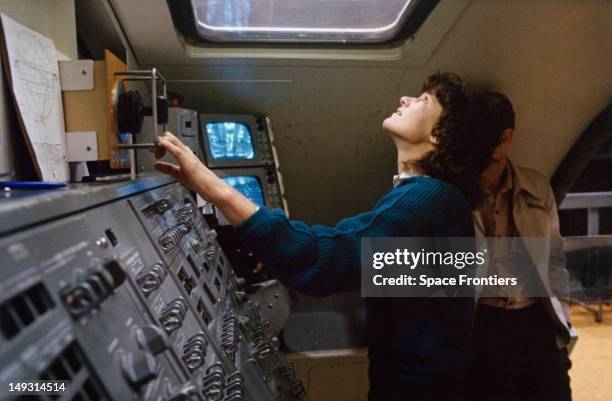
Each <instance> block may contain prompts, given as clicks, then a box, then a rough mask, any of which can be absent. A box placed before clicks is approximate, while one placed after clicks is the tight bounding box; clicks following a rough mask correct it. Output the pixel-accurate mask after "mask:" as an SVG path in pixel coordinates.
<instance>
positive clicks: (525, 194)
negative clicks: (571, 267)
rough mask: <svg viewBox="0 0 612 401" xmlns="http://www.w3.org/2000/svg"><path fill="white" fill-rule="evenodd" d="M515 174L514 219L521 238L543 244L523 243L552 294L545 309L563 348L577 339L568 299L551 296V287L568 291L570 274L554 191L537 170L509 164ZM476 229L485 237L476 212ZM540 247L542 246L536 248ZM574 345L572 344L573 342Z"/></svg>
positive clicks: (513, 178)
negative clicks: (572, 326) (566, 267)
mask: <svg viewBox="0 0 612 401" xmlns="http://www.w3.org/2000/svg"><path fill="white" fill-rule="evenodd" d="M510 169H511V171H512V185H513V195H512V198H513V202H512V217H513V219H514V224H515V227H516V230H517V231H518V234H519V235H520V236H521V237H538V238H544V239H545V244H546V245H545V246H541V245H542V241H536V242H531V241H526V242H524V244H525V247H526V248H527V252H528V253H529V256H530V257H531V260H532V261H533V263H534V265H535V266H536V268H537V271H538V274H539V276H540V279H541V280H542V284H543V285H544V287H545V288H546V289H547V291H548V293H549V294H550V295H551V296H550V297H549V298H545V299H544V300H543V301H544V307H545V309H546V311H547V313H548V314H549V315H550V317H551V318H552V319H553V322H554V323H555V325H556V327H557V331H556V334H557V345H558V346H559V347H564V346H567V345H568V344H570V341H571V340H572V339H573V338H574V339H575V337H576V335H575V332H574V331H573V330H572V328H571V324H570V316H569V306H568V303H567V300H563V302H562V301H560V300H559V298H557V297H555V296H552V294H553V293H559V292H556V291H553V288H551V283H552V285H555V286H556V285H561V286H565V288H568V287H567V286H568V285H569V274H568V272H567V270H566V269H565V254H564V252H563V243H562V239H561V234H560V232H559V215H558V213H557V205H556V202H555V196H554V194H553V191H552V188H551V187H550V184H549V183H548V180H547V179H546V177H544V176H543V175H542V174H541V173H539V172H537V171H536V170H532V169H529V168H525V167H521V166H517V165H514V164H512V163H510ZM474 217H475V220H476V228H477V232H478V233H479V234H481V235H482V234H483V232H484V231H483V229H482V227H483V225H482V219H481V216H480V214H479V213H478V212H475V216H474ZM535 244H538V245H539V246H536V245H535ZM572 344H573V341H572Z"/></svg>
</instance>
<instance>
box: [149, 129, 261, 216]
mask: <svg viewBox="0 0 612 401" xmlns="http://www.w3.org/2000/svg"><path fill="white" fill-rule="evenodd" d="M156 144H157V145H158V146H157V148H155V150H154V151H153V153H155V158H156V159H159V158H161V157H163V156H164V154H165V153H166V151H168V152H170V154H171V155H172V156H174V158H175V159H176V161H177V162H178V165H176V164H173V163H168V162H164V161H159V160H158V161H156V162H155V165H154V167H155V169H156V170H157V171H159V172H162V173H164V174H168V175H171V176H172V177H174V178H175V179H176V180H177V181H178V182H180V183H181V184H183V185H184V186H186V187H188V188H191V189H192V190H194V191H195V192H197V193H198V194H199V195H200V196H201V197H202V198H203V199H205V200H207V201H209V202H211V203H213V204H214V205H215V206H217V207H218V208H219V210H221V213H223V215H224V216H225V217H226V218H227V220H228V221H229V222H230V223H231V224H232V225H234V226H239V225H240V224H242V223H243V222H244V221H245V220H246V219H248V218H249V217H250V216H251V215H252V214H253V213H255V212H256V211H257V206H256V205H255V204H254V203H253V202H251V201H250V200H249V199H247V198H246V197H244V195H242V194H241V193H240V192H238V191H236V190H235V189H234V188H232V187H231V186H230V185H228V184H226V183H225V182H224V181H223V180H221V179H220V178H219V177H217V176H216V175H215V174H214V173H213V172H212V171H210V170H209V169H208V168H207V167H206V166H205V165H204V164H203V163H202V162H201V161H200V160H199V159H198V157H197V156H196V155H195V154H194V153H193V152H192V151H191V149H189V148H188V147H187V146H185V145H184V144H183V143H182V142H181V141H180V140H179V139H178V138H177V137H175V136H174V135H172V134H171V133H170V132H164V133H163V134H162V135H160V136H159V137H158V138H157V140H156Z"/></svg>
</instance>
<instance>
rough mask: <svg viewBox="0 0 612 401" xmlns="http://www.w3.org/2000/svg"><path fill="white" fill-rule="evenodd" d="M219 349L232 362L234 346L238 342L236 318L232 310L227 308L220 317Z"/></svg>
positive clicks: (234, 351)
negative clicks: (221, 349)
mask: <svg viewBox="0 0 612 401" xmlns="http://www.w3.org/2000/svg"><path fill="white" fill-rule="evenodd" d="M220 339H221V348H223V351H224V352H225V354H226V355H227V356H228V357H229V358H230V360H232V361H234V355H235V353H236V346H237V345H238V341H239V339H240V338H239V330H238V318H237V317H236V313H235V312H234V310H233V309H232V308H231V307H230V306H228V307H227V309H225V311H223V315H222V317H221V333H220Z"/></svg>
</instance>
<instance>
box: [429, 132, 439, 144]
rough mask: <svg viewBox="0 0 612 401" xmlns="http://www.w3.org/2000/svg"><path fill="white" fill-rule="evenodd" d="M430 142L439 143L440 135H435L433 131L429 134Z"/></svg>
mask: <svg viewBox="0 0 612 401" xmlns="http://www.w3.org/2000/svg"><path fill="white" fill-rule="evenodd" d="M429 143H431V144H433V145H437V144H438V143H439V142H438V137H437V136H435V135H434V134H433V133H430V134H429Z"/></svg>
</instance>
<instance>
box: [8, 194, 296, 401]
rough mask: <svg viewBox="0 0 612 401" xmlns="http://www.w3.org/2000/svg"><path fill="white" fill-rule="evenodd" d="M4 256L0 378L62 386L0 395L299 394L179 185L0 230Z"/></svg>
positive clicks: (172, 397) (165, 398)
mask: <svg viewBox="0 0 612 401" xmlns="http://www.w3.org/2000/svg"><path fill="white" fill-rule="evenodd" d="M43 206H44V205H42V206H41V207H43ZM34 207H36V206H34ZM0 214H1V213H0ZM0 260H2V265H3V266H2V269H0V361H2V362H1V365H0V382H1V383H7V382H14V381H24V380H54V381H57V380H62V381H64V383H66V390H65V391H64V392H61V393H56V394H55V395H49V394H31V395H20V394H14V393H10V392H7V391H5V390H6V389H5V388H3V389H2V392H1V393H0V399H1V400H22V399H28V400H29V399H33V400H47V399H60V400H66V401H68V400H73V401H79V400H92V401H95V400H118V401H119V400H120V401H124V400H155V401H179V400H205V401H206V400H224V401H239V400H253V401H255V400H262V401H263V400H286V401H291V400H296V401H297V400H301V399H303V397H304V388H303V386H302V384H301V383H300V382H299V380H298V379H297V378H296V377H295V371H294V370H293V368H292V366H291V365H290V364H288V363H287V362H286V361H285V360H284V358H283V356H282V354H281V353H279V351H278V348H279V346H278V339H277V338H276V337H275V333H273V332H272V331H271V330H269V329H268V328H267V325H266V324H267V323H269V322H267V321H265V320H263V321H262V317H261V316H262V314H261V306H260V305H259V303H258V302H257V301H254V300H252V299H250V296H249V295H247V294H246V292H245V289H244V285H245V284H244V280H242V279H240V278H238V277H237V276H236V275H235V273H234V270H233V268H232V266H231V265H230V263H229V261H228V259H227V258H226V257H225V254H224V251H223V249H222V248H221V246H219V243H218V242H217V241H216V232H215V230H214V229H213V228H211V227H210V226H209V225H208V224H207V222H206V220H205V219H204V216H203V215H202V214H201V212H200V211H199V209H198V208H197V206H196V203H195V200H194V198H193V197H192V194H191V193H190V192H189V191H188V190H187V189H185V188H183V187H182V186H180V185H179V184H176V183H172V184H169V185H163V186H159V187H157V188H154V189H151V190H145V191H140V192H138V193H135V194H133V195H132V196H123V197H118V198H117V199H115V200H113V201H111V202H104V203H101V204H98V205H95V206H93V207H90V208H88V209H86V210H79V211H76V212H75V213H72V214H69V215H67V216H63V217H61V218H58V219H53V220H52V221H46V222H42V223H40V224H34V225H32V226H31V227H29V228H27V229H23V230H19V231H17V232H13V233H11V234H8V235H4V236H3V237H0ZM22 397H28V398H22Z"/></svg>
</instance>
